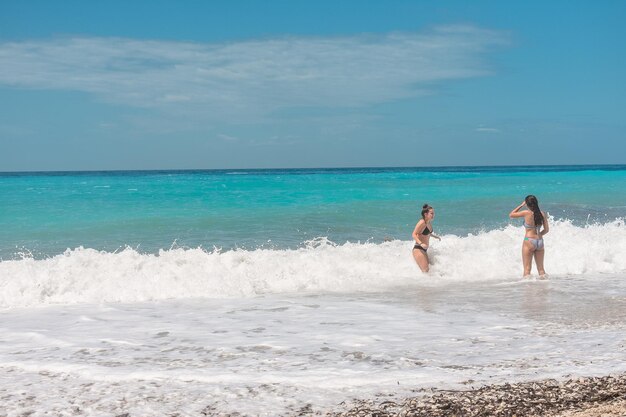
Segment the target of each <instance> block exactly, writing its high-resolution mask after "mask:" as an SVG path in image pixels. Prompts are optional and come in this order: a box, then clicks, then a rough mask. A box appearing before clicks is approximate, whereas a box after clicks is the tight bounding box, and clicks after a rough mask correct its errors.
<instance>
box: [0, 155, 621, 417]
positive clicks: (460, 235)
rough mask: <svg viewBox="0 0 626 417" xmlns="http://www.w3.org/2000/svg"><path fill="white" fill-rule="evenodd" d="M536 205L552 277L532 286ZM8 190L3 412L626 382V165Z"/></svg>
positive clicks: (300, 402) (224, 404)
mask: <svg viewBox="0 0 626 417" xmlns="http://www.w3.org/2000/svg"><path fill="white" fill-rule="evenodd" d="M527 194H535V195H537V197H538V198H539V202H540V205H541V207H542V209H543V210H544V211H548V213H549V215H550V223H551V230H550V233H549V234H548V235H546V237H545V241H546V271H547V272H548V274H549V279H548V280H538V279H535V278H532V279H526V280H522V279H521V259H520V248H521V242H522V238H523V234H524V232H523V227H522V226H521V223H520V222H519V221H512V220H510V219H508V213H509V211H510V210H511V209H512V208H514V207H515V206H516V205H517V204H519V202H521V201H522V200H523V198H524V196H526V195H527ZM0 197H1V199H0V289H1V291H0V375H1V376H2V379H0V399H1V401H0V414H2V415H22V414H23V413H25V412H30V411H32V412H33V414H32V415H49V414H51V413H52V414H55V415H65V414H67V415H77V414H83V415H102V416H105V415H107V416H109V415H112V414H115V413H118V414H119V413H123V412H130V413H131V415H133V416H136V415H146V416H151V415H167V414H168V413H174V412H178V413H181V415H198V413H200V412H201V411H203V410H205V412H207V413H208V412H209V411H210V412H215V413H218V412H234V411H237V412H240V413H243V414H244V415H266V416H276V415H292V414H295V413H297V412H300V411H302V410H312V411H324V410H329V409H337V408H338V407H342V405H340V403H342V402H343V401H348V403H349V401H350V400H351V399H353V398H377V399H381V400H382V399H399V398H402V397H406V396H410V395H416V392H419V390H424V389H430V388H433V387H436V388H459V387H465V388H467V387H468V386H480V385H482V384H488V383H498V382H505V381H508V382H511V381H518V380H529V379H540V378H552V377H554V378H563V377H569V376H576V375H580V376H583V375H584V376H588V375H604V374H608V373H612V372H625V371H626V360H625V359H626V336H625V335H626V226H625V224H624V221H625V219H626V166H623V165H622V166H574V167H564V166H554V167H483V168H480V167H479V168H440V169H437V168H429V169H419V168H404V169H379V168H377V169H337V170H331V169H325V170H247V171H244V170H236V171H181V172H172V171H167V172H93V173H52V174H51V173H19V174H17V173H7V174H0ZM425 202H427V203H429V204H431V205H432V206H434V207H435V210H436V218H435V222H434V228H435V231H436V232H437V233H438V234H439V235H441V236H442V240H441V241H432V242H431V243H432V246H431V249H430V250H429V256H430V257H431V259H432V264H433V265H432V268H431V272H430V273H429V274H423V273H421V272H420V271H419V269H418V268H417V266H416V265H415V262H414V261H413V259H412V256H411V247H412V242H411V237H410V235H411V232H412V230H413V227H414V225H415V223H416V222H417V220H418V219H419V210H420V208H421V205H422V204H423V203H425ZM307 407H308V408H307Z"/></svg>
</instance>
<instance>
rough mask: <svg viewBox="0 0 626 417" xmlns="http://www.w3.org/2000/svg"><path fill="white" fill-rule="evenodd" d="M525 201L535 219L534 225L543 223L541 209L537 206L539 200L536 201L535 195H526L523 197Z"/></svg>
mask: <svg viewBox="0 0 626 417" xmlns="http://www.w3.org/2000/svg"><path fill="white" fill-rule="evenodd" d="M524 201H525V202H526V207H528V208H529V209H530V211H532V212H533V217H534V219H535V226H541V225H542V224H543V214H542V213H541V209H540V208H539V201H537V197H535V196H534V195H532V194H531V195H527V196H526V198H525V199H524Z"/></svg>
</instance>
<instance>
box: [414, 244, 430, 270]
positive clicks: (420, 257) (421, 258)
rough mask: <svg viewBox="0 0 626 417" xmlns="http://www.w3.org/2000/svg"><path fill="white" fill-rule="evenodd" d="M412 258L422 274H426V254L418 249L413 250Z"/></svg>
mask: <svg viewBox="0 0 626 417" xmlns="http://www.w3.org/2000/svg"><path fill="white" fill-rule="evenodd" d="M413 258H415V262H417V266H419V267H420V269H421V270H422V272H428V255H426V252H424V251H423V250H420V249H413Z"/></svg>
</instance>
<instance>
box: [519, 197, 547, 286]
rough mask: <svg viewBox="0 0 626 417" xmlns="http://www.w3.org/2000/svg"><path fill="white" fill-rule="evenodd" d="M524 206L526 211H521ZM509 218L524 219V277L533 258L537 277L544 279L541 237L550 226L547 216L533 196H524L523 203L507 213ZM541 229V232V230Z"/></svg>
mask: <svg viewBox="0 0 626 417" xmlns="http://www.w3.org/2000/svg"><path fill="white" fill-rule="evenodd" d="M524 206H526V207H527V208H528V210H521V208H522V207H524ZM509 217H510V218H512V219H516V218H519V217H523V218H524V229H526V235H525V237H524V242H523V243H522V262H523V263H524V276H525V277H527V276H529V275H530V270H531V268H532V261H533V257H534V258H535V264H536V265H537V272H538V273H539V277H541V278H543V277H545V275H546V271H545V270H544V269H543V258H544V255H545V249H544V246H543V236H544V235H545V234H547V233H548V232H549V231H550V226H549V225H548V216H546V214H545V213H544V212H542V211H541V210H540V209H539V202H538V201H537V197H535V196H534V195H529V196H526V198H525V199H524V202H523V203H522V204H520V205H519V206H517V207H515V208H514V209H513V211H511V213H509ZM542 227H543V230H541V228H542Z"/></svg>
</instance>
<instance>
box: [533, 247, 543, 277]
mask: <svg viewBox="0 0 626 417" xmlns="http://www.w3.org/2000/svg"><path fill="white" fill-rule="evenodd" d="M545 254H546V251H545V250H544V249H541V250H539V249H538V250H536V251H535V253H534V256H535V264H536V265H537V272H538V273H539V276H542V275H545V274H546V271H545V270H544V269H543V257H544V256H545Z"/></svg>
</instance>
